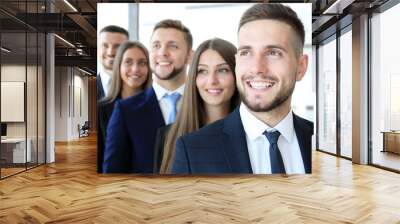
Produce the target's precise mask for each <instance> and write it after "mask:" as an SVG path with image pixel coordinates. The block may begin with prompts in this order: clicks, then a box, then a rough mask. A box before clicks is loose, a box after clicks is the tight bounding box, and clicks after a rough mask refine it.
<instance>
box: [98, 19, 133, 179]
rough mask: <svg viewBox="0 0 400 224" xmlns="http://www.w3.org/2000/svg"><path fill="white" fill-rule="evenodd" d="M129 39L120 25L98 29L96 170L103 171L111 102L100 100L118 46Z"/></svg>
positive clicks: (108, 82)
mask: <svg viewBox="0 0 400 224" xmlns="http://www.w3.org/2000/svg"><path fill="white" fill-rule="evenodd" d="M128 39H129V33H128V31H127V30H125V29H124V28H122V27H119V26H115V25H110V26H106V27H104V28H103V29H101V30H100V33H99V43H98V48H97V49H98V59H99V61H100V63H101V68H100V71H99V73H98V74H97V77H96V84H97V103H98V107H97V125H98V126H97V172H98V173H101V172H102V171H103V154H104V148H105V143H104V141H105V136H106V129H107V124H108V120H109V119H110V116H111V113H112V110H113V108H114V105H113V104H110V105H109V106H107V107H105V108H103V107H101V106H100V104H99V103H100V102H101V100H102V99H103V98H104V97H105V96H106V95H107V94H108V91H109V88H110V85H111V80H112V78H113V71H112V70H113V64H114V59H115V55H116V54H117V50H118V48H119V46H120V45H121V44H123V43H125V42H127V41H128Z"/></svg>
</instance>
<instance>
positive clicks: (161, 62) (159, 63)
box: [157, 61, 172, 66]
mask: <svg viewBox="0 0 400 224" xmlns="http://www.w3.org/2000/svg"><path fill="white" fill-rule="evenodd" d="M157 64H158V65H160V66H168V65H171V64H172V63H171V62H167V61H160V62H158V63H157Z"/></svg>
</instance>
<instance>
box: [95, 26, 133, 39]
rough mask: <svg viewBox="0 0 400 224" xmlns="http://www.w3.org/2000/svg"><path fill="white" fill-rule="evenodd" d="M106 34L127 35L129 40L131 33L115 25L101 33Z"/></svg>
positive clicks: (105, 28)
mask: <svg viewBox="0 0 400 224" xmlns="http://www.w3.org/2000/svg"><path fill="white" fill-rule="evenodd" d="M104 32H107V33H120V34H123V35H125V36H126V37H127V38H128V39H129V32H128V31H127V30H126V29H124V28H122V27H119V26H115V25H110V26H106V27H104V28H103V29H101V30H100V32H99V33H104Z"/></svg>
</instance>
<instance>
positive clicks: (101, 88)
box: [96, 73, 105, 101]
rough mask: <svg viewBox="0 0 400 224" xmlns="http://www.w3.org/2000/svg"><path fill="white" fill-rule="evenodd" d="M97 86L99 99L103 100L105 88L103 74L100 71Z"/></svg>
mask: <svg viewBox="0 0 400 224" xmlns="http://www.w3.org/2000/svg"><path fill="white" fill-rule="evenodd" d="M96 86H97V91H96V96H97V101H99V100H101V99H102V98H104V96H105V94H104V89H103V83H102V82H101V76H100V73H99V74H97V76H96Z"/></svg>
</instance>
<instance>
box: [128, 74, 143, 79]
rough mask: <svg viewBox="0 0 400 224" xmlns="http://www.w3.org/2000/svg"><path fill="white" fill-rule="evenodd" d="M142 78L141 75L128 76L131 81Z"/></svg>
mask: <svg viewBox="0 0 400 224" xmlns="http://www.w3.org/2000/svg"><path fill="white" fill-rule="evenodd" d="M140 77H141V76H139V75H129V76H128V78H131V79H139V78H140Z"/></svg>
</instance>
